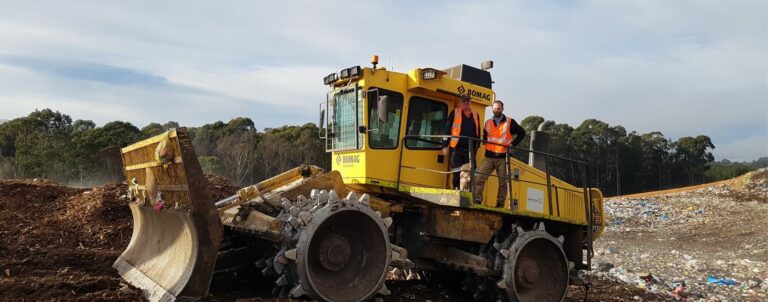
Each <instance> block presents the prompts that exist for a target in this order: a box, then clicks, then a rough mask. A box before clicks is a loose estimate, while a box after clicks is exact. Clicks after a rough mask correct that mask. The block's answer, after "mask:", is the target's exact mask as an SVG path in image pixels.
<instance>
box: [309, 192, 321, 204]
mask: <svg viewBox="0 0 768 302" xmlns="http://www.w3.org/2000/svg"><path fill="white" fill-rule="evenodd" d="M309 198H311V199H313V200H315V201H317V199H318V198H320V190H319V189H312V191H310V192H309Z"/></svg>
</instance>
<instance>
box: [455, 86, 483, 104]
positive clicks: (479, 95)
mask: <svg viewBox="0 0 768 302" xmlns="http://www.w3.org/2000/svg"><path fill="white" fill-rule="evenodd" d="M457 90H458V91H459V94H461V95H465V94H464V92H466V95H468V96H469V97H471V98H475V99H483V100H486V101H490V100H491V95H490V94H488V93H485V92H482V91H477V90H473V89H466V88H464V85H461V86H459V87H458V88H457Z"/></svg>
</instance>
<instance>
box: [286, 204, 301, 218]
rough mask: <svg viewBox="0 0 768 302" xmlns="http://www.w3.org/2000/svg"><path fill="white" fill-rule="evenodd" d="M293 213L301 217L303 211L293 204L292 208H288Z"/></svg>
mask: <svg viewBox="0 0 768 302" xmlns="http://www.w3.org/2000/svg"><path fill="white" fill-rule="evenodd" d="M288 211H289V212H290V213H291V216H293V217H299V213H300V212H301V209H299V207H296V206H292V207H291V208H290V210H288Z"/></svg>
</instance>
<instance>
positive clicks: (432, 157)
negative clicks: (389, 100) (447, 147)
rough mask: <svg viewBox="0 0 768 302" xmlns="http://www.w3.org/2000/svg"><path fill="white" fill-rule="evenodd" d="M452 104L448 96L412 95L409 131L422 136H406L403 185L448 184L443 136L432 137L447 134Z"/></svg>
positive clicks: (437, 186)
mask: <svg viewBox="0 0 768 302" xmlns="http://www.w3.org/2000/svg"><path fill="white" fill-rule="evenodd" d="M448 110H449V106H448V102H447V101H444V100H437V99H432V98H427V97H422V96H416V95H412V96H410V98H409V99H408V106H407V112H406V119H405V135H406V136H418V139H416V138H414V139H405V143H404V144H403V146H402V148H403V150H402V154H403V155H402V166H403V167H402V168H401V172H400V175H401V176H400V182H401V184H402V185H412V186H423V187H433V188H446V183H447V179H448V174H445V173H438V172H435V171H440V172H446V171H448V156H443V155H442V154H441V149H442V147H443V145H442V144H443V143H442V139H441V138H436V137H429V136H433V135H444V134H445V133H444V131H445V130H444V129H445V125H446V119H447V117H448V112H449V111H448Z"/></svg>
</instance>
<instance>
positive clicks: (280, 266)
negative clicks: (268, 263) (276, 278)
mask: <svg viewBox="0 0 768 302" xmlns="http://www.w3.org/2000/svg"><path fill="white" fill-rule="evenodd" d="M273 266H274V269H275V273H277V274H282V273H283V270H285V264H282V263H280V262H279V261H277V260H275V264H274V265H273Z"/></svg>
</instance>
